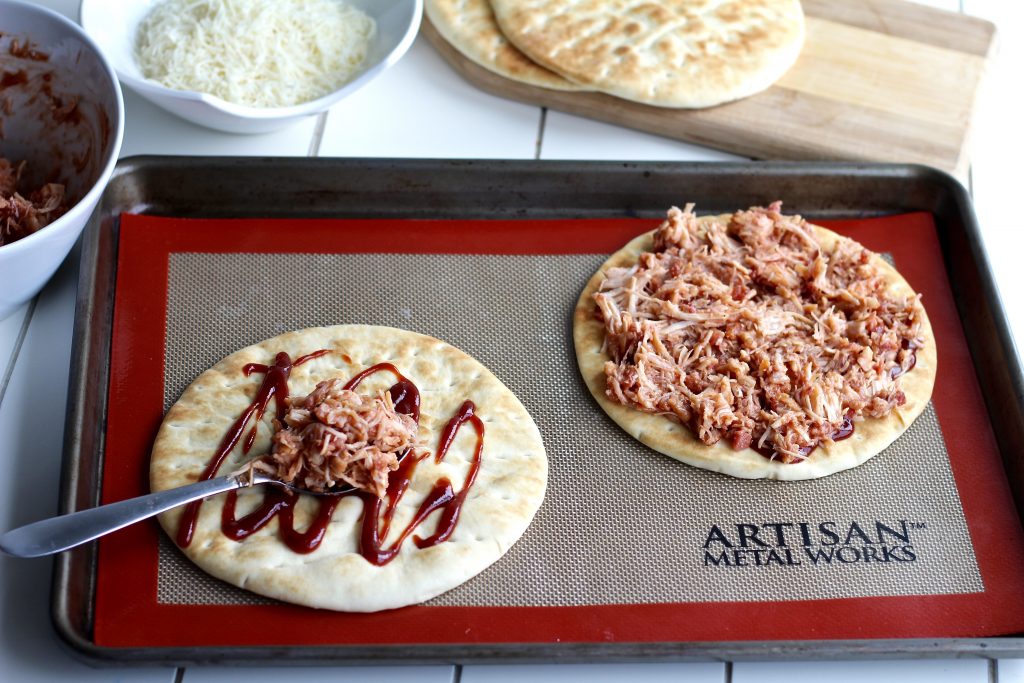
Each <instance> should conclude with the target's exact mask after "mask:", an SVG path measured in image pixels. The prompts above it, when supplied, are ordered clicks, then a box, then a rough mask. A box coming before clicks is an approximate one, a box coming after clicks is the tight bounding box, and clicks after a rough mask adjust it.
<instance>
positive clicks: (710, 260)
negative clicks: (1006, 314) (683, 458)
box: [594, 202, 924, 463]
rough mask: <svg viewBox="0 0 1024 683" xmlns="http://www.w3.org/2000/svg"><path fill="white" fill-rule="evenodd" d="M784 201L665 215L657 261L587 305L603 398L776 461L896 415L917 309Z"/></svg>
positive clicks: (858, 251)
mask: <svg viewBox="0 0 1024 683" xmlns="http://www.w3.org/2000/svg"><path fill="white" fill-rule="evenodd" d="M781 206H782V205H781V202H776V203H774V204H772V205H771V206H769V207H767V208H752V209H750V210H748V211H739V212H737V213H736V214H735V215H733V216H732V217H731V219H730V220H729V222H728V225H722V224H720V223H718V222H714V223H710V224H707V228H706V229H705V228H704V225H700V224H698V221H697V218H696V216H695V215H694V213H693V205H692V204H690V205H687V206H686V208H685V209H684V210H682V211H681V210H679V209H678V208H676V207H673V208H672V209H671V210H670V211H669V212H668V219H667V220H666V221H665V222H664V223H662V225H661V226H660V227H659V228H658V229H657V231H656V232H655V234H654V251H653V252H645V253H643V254H641V255H640V257H639V259H638V261H637V263H636V264H635V265H633V266H631V267H628V268H611V269H609V270H608V272H607V273H606V274H605V279H604V281H603V282H601V284H600V286H599V288H598V292H597V293H596V294H595V295H594V300H595V301H596V303H597V308H598V316H599V318H600V319H601V320H602V321H603V323H604V327H605V347H604V348H605V351H606V352H607V354H608V355H609V357H610V358H611V360H610V361H608V362H607V363H606V364H605V368H604V370H605V378H606V381H607V389H606V391H607V395H608V396H609V397H610V398H611V399H612V400H615V401H617V402H619V403H622V404H624V405H627V406H632V407H635V408H638V409H640V410H643V411H646V412H651V413H661V414H665V415H667V416H670V417H672V418H674V419H678V420H679V421H680V422H681V423H683V424H685V425H687V426H688V427H689V428H690V429H691V430H692V431H693V432H694V434H695V435H696V436H697V437H698V438H699V439H700V440H701V441H702V442H704V443H705V444H708V445H712V444H715V443H717V442H718V441H720V440H721V439H726V440H727V443H729V444H730V445H731V446H732V448H734V449H736V450H741V449H744V448H755V449H756V450H758V451H759V452H761V453H762V454H765V455H766V456H768V457H771V458H773V459H776V460H778V461H781V462H783V463H795V462H799V461H802V460H805V459H806V458H807V456H808V455H809V454H810V452H811V451H812V450H813V449H814V448H815V447H816V446H817V445H818V444H820V443H829V442H831V441H832V440H833V437H834V436H835V437H836V438H840V435H845V434H848V433H849V432H848V431H845V430H848V428H849V426H850V425H851V424H852V423H854V422H856V421H860V420H863V419H864V416H868V417H872V418H881V417H884V416H886V415H888V414H889V413H890V411H892V410H893V408H895V407H898V406H900V405H903V404H904V403H905V402H906V396H905V395H904V393H903V391H902V390H901V389H900V380H899V377H900V376H901V375H902V374H903V373H905V372H908V371H910V370H911V369H912V368H913V366H914V363H915V360H916V356H915V349H918V348H920V347H921V346H923V345H924V339H923V338H922V336H921V334H922V332H921V320H920V314H919V313H918V299H919V296H918V295H915V296H912V297H908V298H895V299H894V298H891V297H890V296H887V294H886V281H885V279H884V278H883V276H882V274H881V273H880V272H879V271H878V269H877V268H875V266H873V265H872V264H871V262H870V258H871V256H872V254H871V252H869V251H867V250H866V249H864V248H863V247H861V246H860V245H859V244H857V243H856V242H854V241H852V240H845V239H841V240H839V241H838V242H837V243H836V244H835V246H834V248H832V249H831V250H826V249H824V248H823V247H822V246H821V245H820V244H819V242H818V240H817V239H816V237H815V235H814V232H813V230H812V228H811V227H810V226H809V225H808V224H807V223H806V222H805V221H804V220H803V219H802V218H800V217H799V216H784V215H782V214H781V213H780V211H781Z"/></svg>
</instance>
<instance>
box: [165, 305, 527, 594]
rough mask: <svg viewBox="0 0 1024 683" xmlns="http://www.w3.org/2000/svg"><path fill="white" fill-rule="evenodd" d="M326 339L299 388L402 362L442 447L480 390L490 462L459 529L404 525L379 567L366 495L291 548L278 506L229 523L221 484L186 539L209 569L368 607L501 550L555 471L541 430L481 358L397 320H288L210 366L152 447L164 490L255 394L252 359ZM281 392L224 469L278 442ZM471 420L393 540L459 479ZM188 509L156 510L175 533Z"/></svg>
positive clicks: (372, 383) (461, 576)
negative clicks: (370, 555)
mask: <svg viewBox="0 0 1024 683" xmlns="http://www.w3.org/2000/svg"><path fill="white" fill-rule="evenodd" d="M320 349H330V350H332V353H329V354H327V355H325V356H322V357H320V358H316V359H314V360H311V361H309V362H307V363H304V364H302V365H300V366H297V367H295V368H294V369H293V370H292V374H291V379H290V388H291V395H292V396H293V397H294V396H305V395H306V394H308V393H309V392H310V391H311V390H312V389H313V388H314V387H315V386H316V383H317V382H318V381H321V380H324V379H327V378H331V377H341V378H345V379H348V378H351V377H352V376H354V375H355V374H357V373H358V372H359V371H361V370H363V369H365V368H367V367H370V366H372V365H375V364H377V363H381V362H388V363H392V364H394V365H395V366H396V367H397V368H398V369H399V371H400V372H402V374H403V375H404V376H406V377H407V378H409V379H410V380H412V381H413V382H414V383H415V384H416V385H417V387H418V388H419V390H420V394H421V398H422V405H421V419H420V430H419V434H420V437H421V443H422V444H423V445H424V446H426V447H427V448H429V449H430V450H431V452H436V450H437V445H438V439H439V437H440V432H441V430H442V429H443V428H444V425H445V423H446V422H447V421H448V420H449V419H450V418H451V417H452V416H453V415H454V414H455V412H456V411H457V410H458V408H459V406H460V405H461V404H462V402H463V401H464V400H467V399H469V400H472V401H473V402H474V403H475V404H476V407H477V415H478V416H479V417H480V418H481V419H482V420H483V421H484V424H485V437H484V448H483V454H482V464H481V467H480V470H479V473H478V475H477V479H476V482H475V483H474V485H473V487H472V489H470V492H469V495H468V498H467V500H466V502H465V504H464V506H463V508H462V514H461V517H460V519H459V522H458V525H457V526H456V528H455V531H454V533H453V535H452V536H451V538H450V539H449V540H447V541H445V542H443V543H440V544H438V545H435V546H433V547H429V548H423V549H420V548H417V547H416V545H415V544H414V543H413V542H412V539H407V540H406V542H405V544H404V545H403V546H402V549H401V552H400V553H399V554H398V556H397V557H396V558H395V559H394V560H393V561H391V562H390V563H389V564H386V565H384V566H382V567H378V566H375V565H373V564H371V563H369V562H367V561H366V560H365V559H363V557H362V556H361V555H360V554H359V529H360V520H361V518H362V515H363V504H362V502H361V501H360V499H359V498H358V497H356V496H349V497H346V498H344V499H343V500H342V501H341V503H340V504H339V505H338V508H337V509H336V510H335V512H334V515H333V518H332V520H331V522H330V524H329V526H328V528H327V532H326V536H325V538H324V540H323V542H322V543H321V545H320V546H319V547H318V548H317V549H316V550H314V551H313V552H312V553H310V554H298V553H295V552H293V551H291V550H289V549H288V548H287V546H285V544H284V543H283V542H282V541H281V540H280V538H279V535H278V519H277V517H275V518H274V520H273V521H271V522H270V523H269V524H268V525H267V526H266V527H264V528H263V529H261V530H260V531H258V532H256V533H255V534H254V535H252V536H250V537H249V538H247V539H245V540H244V541H242V542H236V541H232V540H230V539H229V538H227V537H226V536H224V535H223V534H222V532H221V529H220V516H221V510H222V508H223V504H224V495H221V496H216V497H213V498H210V499H208V500H206V501H205V503H204V504H203V505H202V507H201V508H200V512H199V516H198V520H197V524H196V531H195V535H194V537H193V540H192V542H191V544H190V545H189V546H188V547H186V548H184V549H183V552H184V553H185V554H186V555H187V556H188V558H189V559H190V560H192V561H193V562H195V563H196V564H197V565H199V567H201V568H202V569H203V570H205V571H206V572H208V573H210V574H212V575H213V576H216V577H218V578H220V579H223V580H224V581H227V582H228V583H231V584H234V585H236V586H239V587H241V588H245V589H247V590H250V591H253V592H255V593H259V594H261V595H265V596H268V597H271V598H277V599H279V600H284V601H287V602H292V603H297V604H301V605H307V606H310V607H321V608H328V609H334V610H345V611H355V612H370V611H375V610H381V609H388V608H393V607H401V606H403V605H409V604H414V603H419V602H423V601H424V600H428V599H430V598H432V597H434V596H436V595H439V594H441V593H443V592H445V591H447V590H450V589H451V588H454V587H455V586H458V585H459V584H461V583H463V582H464V581H466V580H467V579H469V578H470V577H472V576H474V575H476V574H478V573H479V572H481V571H483V570H484V569H485V568H486V567H488V566H489V565H490V564H492V563H493V562H495V561H496V560H498V558H500V557H501V556H502V555H503V554H504V553H505V552H506V551H507V550H508V549H509V547H511V546H512V544H513V543H515V542H516V540H517V539H519V537H520V536H522V534H523V532H524V531H525V530H526V528H527V526H529V524H530V521H531V520H532V519H533V516H534V513H536V511H537V509H538V508H539V507H540V504H541V501H542V500H543V498H544V492H545V488H546V485H547V456H546V454H545V451H544V445H543V443H542V441H541V437H540V432H539V430H538V429H537V426H536V425H535V424H534V422H533V420H532V419H531V418H530V415H529V414H528V413H527V411H526V409H525V408H524V407H523V405H522V404H521V403H520V402H519V400H518V399H517V398H516V397H515V396H514V395H513V394H512V392H511V391H510V390H509V389H508V388H506V387H505V386H504V385H503V384H502V383H501V382H500V381H499V380H498V379H497V378H496V377H495V376H494V375H493V374H491V373H490V372H489V371H488V370H487V369H486V368H485V367H484V366H483V365H481V364H480V363H479V362H478V361H476V360H475V359H473V358H471V357H470V356H468V355H467V354H465V353H463V352H462V351H460V350H458V349H456V348H455V347H453V346H450V345H448V344H446V343H444V342H442V341H439V340H437V339H434V338H432V337H427V336H424V335H421V334H416V333H414V332H408V331H405V330H398V329H393V328H387V327H374V326H366V325H341V326H336V327H321V328H310V329H305V330H299V331H296V332H289V333H287V334H283V335H281V336H278V337H274V338H273V339H268V340H266V341H263V342H260V343H259V344H256V345H254V346H250V347H247V348H245V349H242V350H241V351H238V352H236V353H233V354H232V355H230V356H228V357H227V358H225V359H224V360H222V361H220V362H219V363H217V364H216V365H214V366H213V367H212V368H211V369H209V370H207V371H206V372H204V373H203V374H201V375H200V376H199V377H198V378H197V379H196V380H195V381H194V382H193V383H192V385H191V386H189V387H188V388H187V389H186V390H185V392H184V393H183V394H182V395H181V398H180V399H179V400H178V402H177V403H175V404H174V406H172V407H171V409H170V411H168V413H167V416H166V417H165V419H164V422H163V425H162V426H161V428H160V431H159V434H158V436H157V439H156V443H155V446H154V448H153V456H152V461H151V466H150V485H151V487H152V489H153V490H154V491H160V490H163V489H168V488H172V487H175V486H182V485H184V484H188V483H191V482H194V481H196V480H197V479H198V478H199V477H200V475H201V473H202V471H203V470H204V468H205V467H206V465H207V463H208V462H209V461H210V459H211V457H212V456H213V455H214V453H215V452H216V450H217V448H218V446H219V444H220V442H221V439H223V437H224V434H225V433H226V432H227V431H228V429H229V427H230V426H231V424H232V423H233V422H234V420H235V419H236V418H237V417H238V416H239V415H240V414H241V413H242V412H243V411H244V410H245V409H246V407H247V406H248V405H249V403H250V401H251V400H252V399H253V397H254V395H255V393H256V391H257V389H258V387H259V385H260V383H261V381H262V379H263V375H262V374H260V373H255V374H253V375H252V376H250V377H245V375H244V374H243V372H242V368H243V366H245V365H246V364H247V363H261V364H270V363H273V359H274V356H275V354H277V353H278V352H280V351H284V352H287V353H288V354H289V355H291V357H292V358H293V359H295V358H298V357H300V356H302V355H305V354H308V353H311V352H314V351H317V350H320ZM394 382H395V378H394V377H393V376H392V375H390V374H389V373H379V374H376V375H373V376H371V377H369V378H367V379H366V380H365V381H364V382H363V384H361V385H360V387H359V389H358V391H359V392H360V393H363V392H366V393H368V394H373V393H376V392H377V391H378V390H380V389H386V388H387V387H389V386H391V384H393V383H394ZM273 412H274V410H273V404H271V406H270V407H268V409H267V415H266V416H264V418H263V419H262V420H261V421H260V423H259V431H258V436H257V439H256V442H255V445H254V447H253V449H252V451H251V452H250V454H249V455H248V456H243V455H242V454H241V447H236V448H235V450H234V451H233V452H232V453H231V454H230V455H229V456H228V458H227V459H226V461H225V463H224V464H223V465H222V466H221V468H220V470H219V472H220V474H228V473H230V472H232V471H235V470H237V469H239V468H240V467H241V466H242V465H243V463H245V462H247V461H248V460H250V459H251V458H252V457H254V456H256V455H259V454H262V453H265V452H267V451H268V450H269V448H270V437H271V434H272V433H273V427H272V425H271V417H272V413H273ZM474 435H475V432H474V430H473V429H472V428H471V427H470V426H469V425H466V426H465V427H464V428H463V429H462V430H461V431H460V432H459V435H457V436H456V438H455V441H454V443H453V446H452V449H451V451H449V453H448V455H447V457H446V458H445V460H444V461H442V462H441V463H440V464H437V463H435V462H434V458H433V456H430V457H428V458H426V459H424V460H423V461H421V462H420V463H419V465H418V467H417V470H416V474H415V477H414V478H413V480H412V483H411V485H410V489H409V491H408V492H407V493H406V494H405V497H404V498H403V499H402V501H401V503H400V504H399V506H398V508H397V512H396V514H395V516H394V522H393V524H392V529H391V531H390V533H389V535H388V536H387V541H386V543H385V546H388V545H390V542H391V540H393V539H394V538H395V537H396V536H397V535H398V534H399V533H400V532H401V530H402V529H403V528H404V527H405V526H406V522H407V521H408V520H410V519H411V518H412V516H413V515H414V513H415V511H416V510H417V508H418V507H419V504H420V502H421V501H422V500H423V498H424V497H425V496H426V494H427V492H428V491H429V490H430V489H431V487H432V486H433V484H434V482H435V481H437V480H438V479H439V478H440V477H441V476H447V477H448V478H449V479H450V480H451V482H452V484H453V486H454V488H455V490H456V491H458V490H460V489H461V488H462V485H463V481H464V478H465V475H466V472H467V471H468V468H469V464H470V462H471V460H472V454H473V448H474V446H475V444H476V439H475V436H474ZM263 495H264V494H263V492H262V491H261V490H259V488H257V489H246V490H243V491H241V492H240V493H239V496H238V507H237V509H236V511H237V515H238V516H239V517H240V516H241V515H243V514H245V512H247V511H248V510H251V509H253V508H255V507H256V505H258V503H259V502H260V501H261V500H262V498H263ZM315 509H316V500H315V498H314V497H312V496H303V500H302V501H300V503H299V505H298V506H297V507H296V513H295V518H296V523H295V527H296V528H297V529H300V530H302V529H305V528H306V527H307V525H308V523H309V520H310V519H311V516H312V514H313V512H312V511H313V510H315ZM182 514H183V509H182V508H179V509H176V510H172V511H170V512H168V513H166V514H164V515H162V516H161V517H160V523H161V524H162V525H163V527H164V529H165V530H166V531H167V533H168V534H170V535H171V537H172V538H174V537H175V535H176V533H177V530H178V526H179V521H180V519H181V517H182ZM439 515H440V511H435V512H434V513H433V514H432V515H431V517H429V518H428V519H427V521H426V522H425V523H424V524H423V525H421V526H420V527H419V528H418V530H417V532H416V534H414V535H418V536H421V537H428V536H430V535H431V534H432V533H433V532H434V529H435V528H436V526H437V518H438V517H439Z"/></svg>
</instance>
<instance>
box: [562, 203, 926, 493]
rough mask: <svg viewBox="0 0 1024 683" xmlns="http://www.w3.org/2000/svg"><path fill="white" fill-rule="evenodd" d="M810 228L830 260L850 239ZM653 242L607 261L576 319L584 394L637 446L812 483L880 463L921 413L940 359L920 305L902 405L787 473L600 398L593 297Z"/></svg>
mask: <svg viewBox="0 0 1024 683" xmlns="http://www.w3.org/2000/svg"><path fill="white" fill-rule="evenodd" d="M730 218H731V216H729V215H722V216H704V217H701V218H699V219H698V220H699V221H700V222H701V223H702V224H705V225H706V224H707V223H708V222H710V221H718V222H725V223H727V222H728V221H729V219H730ZM809 227H810V228H812V229H813V230H814V234H815V236H816V237H817V239H818V241H819V243H820V244H821V246H822V249H823V250H824V251H827V252H830V251H831V250H832V249H833V247H834V245H835V244H836V242H837V241H838V240H847V239H849V238H846V237H842V236H840V235H837V234H836V233H834V232H832V231H831V230H828V229H826V228H822V227H820V226H817V225H809ZM653 235H654V232H653V231H652V232H649V233H645V234H643V235H640V236H639V237H637V238H636V239H634V240H632V241H631V242H629V243H628V244H627V245H626V246H625V247H623V248H622V249H620V250H619V251H617V252H615V253H614V254H612V255H611V257H610V258H609V259H608V260H607V261H605V263H604V264H603V265H602V266H601V268H599V269H598V271H597V273H595V274H594V276H593V277H592V278H591V279H590V281H589V282H587V285H586V287H584V289H583V293H582V294H580V298H579V300H578V301H577V303H576V310H575V312H574V315H573V339H574V341H575V345H576V359H577V361H578V362H579V368H580V372H581V373H582V375H583V380H584V382H586V385H587V388H588V389H590V393H591V394H592V395H593V396H594V398H595V399H596V400H597V402H598V404H599V405H600V406H601V408H602V409H604V411H605V412H606V413H607V414H608V416H609V417H611V419H612V420H614V421H615V422H616V423H617V424H618V425H619V426H620V427H622V428H623V429H624V430H626V432H628V433H629V434H630V435H631V436H633V437H634V438H636V439H637V440H639V441H641V442H642V443H644V444H646V445H647V446H650V447H651V448H653V449H654V450H656V451H659V452H661V453H664V454H665V455H668V456H671V457H673V458H675V459H676V460H681V461H682V462H685V463H687V464H688V465H693V466H694V467H699V468H701V469H705V470H711V471H712V472H721V473H723V474H728V475H730V476H733V477H739V478H741V479H786V480H798V479H816V478H818V477H824V476H827V475H829V474H834V473H835V472H840V471H842V470H846V469H850V468H851V467H856V466H857V465H860V464H861V463H863V462H866V461H867V460H868V459H870V458H872V457H873V456H875V455H877V454H878V453H880V452H881V451H882V450H884V449H885V448H886V447H887V446H888V445H889V444H891V443H892V442H893V441H895V440H896V438H897V437H899V436H900V434H902V433H903V432H905V431H906V430H907V428H908V427H909V426H910V424H911V423H912V422H913V421H914V420H915V419H916V418H917V416H918V415H920V414H921V412H922V411H923V410H924V409H925V406H926V405H927V404H928V400H929V399H930V398H931V395H932V387H933V386H934V384H935V371H936V367H937V356H936V348H935V334H934V332H933V331H932V327H931V324H930V323H929V321H928V316H927V315H926V314H925V311H924V308H923V307H921V304H920V301H919V302H918V304H917V305H918V310H919V312H920V314H921V334H922V336H923V337H924V339H925V345H924V346H923V347H922V348H920V349H917V363H916V365H915V366H914V368H913V370H911V371H909V372H907V373H906V374H904V375H903V376H901V377H900V385H901V387H902V389H903V392H904V393H905V394H906V396H907V402H906V403H905V404H904V405H902V406H900V407H899V408H896V409H894V410H893V411H892V412H891V413H889V415H888V416H886V417H885V418H882V419H873V418H865V419H864V420H863V421H861V422H856V423H855V428H854V432H853V435H852V436H850V437H849V438H848V439H844V440H843V441H836V442H834V443H833V444H832V445H820V446H818V447H817V448H815V449H814V451H812V452H811V454H810V456H809V457H808V458H807V459H806V460H804V461H802V462H798V463H792V464H788V465H787V464H784V463H781V462H778V461H773V460H769V459H768V458H766V457H764V456H763V455H761V454H759V453H758V452H757V451H755V450H753V449H750V448H746V449H743V450H740V451H736V450H733V449H732V448H731V447H730V446H729V445H728V444H727V443H726V440H725V439H723V440H722V441H719V442H718V443H717V444H715V445H714V446H708V445H706V444H704V443H703V442H702V441H700V440H699V439H698V438H697V437H696V436H694V434H693V432H691V431H690V430H689V429H688V428H687V427H686V426H684V425H682V424H680V423H679V422H677V421H675V420H672V419H670V418H668V417H665V416H663V415H656V414H653V413H645V412H643V411H641V410H638V409H636V408H632V407H629V406H624V405H622V404H620V403H617V402H615V401H612V400H611V399H610V398H608V396H607V395H606V394H605V386H606V385H605V374H604V364H605V362H606V361H608V360H610V358H609V357H608V355H607V354H605V353H604V351H603V350H602V346H603V344H604V325H603V324H602V323H601V321H600V320H598V319H596V318H595V315H594V311H595V304H594V299H593V296H594V293H595V292H597V288H598V286H599V285H600V283H601V280H602V279H603V278H604V273H605V271H606V270H607V269H608V268H616V267H623V266H627V267H628V266H631V265H633V264H635V263H636V261H637V258H638V257H639V255H640V254H641V253H642V252H645V251H653V249H654V237H653ZM871 264H872V265H874V266H875V267H876V268H877V269H878V270H879V272H881V274H882V275H883V277H884V278H885V279H886V281H887V283H888V286H887V293H888V294H889V295H891V296H894V297H904V296H912V295H913V294H914V291H913V289H912V288H911V287H910V285H909V284H907V281H906V280H904V279H903V276H902V275H900V274H899V273H898V272H897V271H896V269H895V268H893V267H892V266H890V265H889V264H888V263H886V262H885V261H884V260H883V259H882V258H881V257H880V256H879V255H878V254H873V255H872V258H871Z"/></svg>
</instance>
